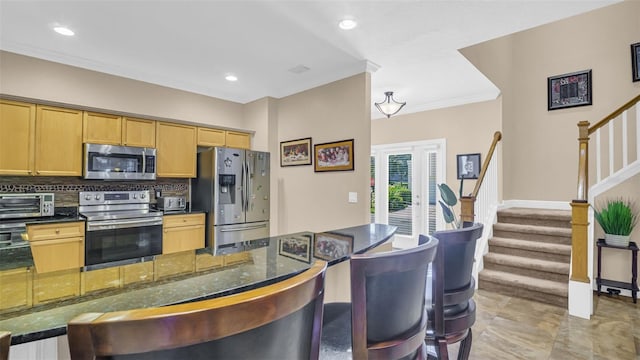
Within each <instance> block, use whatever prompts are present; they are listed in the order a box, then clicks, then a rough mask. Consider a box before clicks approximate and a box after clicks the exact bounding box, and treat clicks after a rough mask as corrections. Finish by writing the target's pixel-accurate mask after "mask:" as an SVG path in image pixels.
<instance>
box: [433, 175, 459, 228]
mask: <svg viewBox="0 0 640 360" xmlns="http://www.w3.org/2000/svg"><path fill="white" fill-rule="evenodd" d="M438 190H440V198H441V199H442V200H439V201H438V202H439V203H440V206H441V207H442V216H443V217H444V221H445V222H446V223H447V224H450V225H451V227H453V228H454V229H459V228H460V227H461V226H460V220H459V219H458V217H457V216H456V212H455V209H454V207H455V206H456V204H457V203H458V198H457V197H456V194H455V193H454V192H453V190H451V188H450V187H449V186H448V185H447V184H444V183H443V184H438Z"/></svg>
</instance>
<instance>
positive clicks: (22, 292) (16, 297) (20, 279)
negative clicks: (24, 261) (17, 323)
mask: <svg viewBox="0 0 640 360" xmlns="http://www.w3.org/2000/svg"><path fill="white" fill-rule="evenodd" d="M32 288H33V284H32V281H31V268H28V267H23V268H18V269H11V270H3V271H0V310H5V309H13V308H16V309H18V308H23V307H30V306H31V304H32Z"/></svg>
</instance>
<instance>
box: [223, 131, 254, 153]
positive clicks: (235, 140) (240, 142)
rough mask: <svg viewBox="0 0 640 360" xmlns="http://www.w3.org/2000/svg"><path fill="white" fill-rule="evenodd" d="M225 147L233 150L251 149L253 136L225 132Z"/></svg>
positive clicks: (236, 132)
mask: <svg viewBox="0 0 640 360" xmlns="http://www.w3.org/2000/svg"><path fill="white" fill-rule="evenodd" d="M225 146H226V147H231V148H240V149H251V134H247V133H242V132H238V131H225Z"/></svg>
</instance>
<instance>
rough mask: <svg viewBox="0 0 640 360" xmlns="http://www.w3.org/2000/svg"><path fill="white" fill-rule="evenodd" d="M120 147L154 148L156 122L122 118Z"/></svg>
mask: <svg viewBox="0 0 640 360" xmlns="http://www.w3.org/2000/svg"><path fill="white" fill-rule="evenodd" d="M122 145H127V146H139V147H150V148H154V147H156V122H155V121H154V120H143V119H134V118H130V117H126V116H125V117H123V118H122Z"/></svg>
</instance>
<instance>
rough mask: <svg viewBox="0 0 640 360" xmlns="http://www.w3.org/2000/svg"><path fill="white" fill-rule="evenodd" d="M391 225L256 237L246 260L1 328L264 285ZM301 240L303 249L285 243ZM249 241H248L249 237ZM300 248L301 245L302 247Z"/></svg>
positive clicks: (31, 337)
mask: <svg viewBox="0 0 640 360" xmlns="http://www.w3.org/2000/svg"><path fill="white" fill-rule="evenodd" d="M396 229H397V228H396V227H395V226H389V225H383V224H369V225H361V226H354V227H349V228H344V229H338V230H332V231H327V232H323V233H311V232H304V233H296V234H290V235H283V236H275V237H271V238H268V239H261V240H257V241H256V242H255V243H254V244H247V245H248V246H247V247H246V250H244V251H247V252H249V258H250V259H251V260H250V261H248V262H245V263H241V264H237V265H231V266H226V267H222V268H218V269H214V270H209V271H207V272H199V273H193V274H190V275H188V276H181V277H179V278H176V279H173V280H167V281H160V282H156V283H153V284H150V285H148V286H144V287H140V286H134V287H130V288H123V289H121V290H120V291H118V292H115V293H114V292H109V293H105V294H104V295H99V294H98V295H88V296H84V297H78V298H76V299H74V300H73V301H67V302H61V303H58V304H56V306H55V307H51V306H41V307H34V308H31V309H29V310H28V311H21V312H17V313H14V314H13V315H12V314H11V313H8V314H5V315H2V316H0V330H4V331H10V332H11V333H12V341H11V342H12V344H20V343H25V342H29V341H35V340H40V339H45V338H49V337H54V336H59V335H63V334H65V333H66V324H67V322H68V321H69V320H71V319H72V318H73V317H75V316H77V315H79V314H82V313H86V312H109V311H119V310H129V309H135V308H146V307H157V306H165V305H172V304H178V303H185V302H191V301H197V300H203V299H208V298H215V297H220V296H224V295H229V294H234V293H238V292H242V291H246V290H250V289H255V288H259V287H262V286H266V285H269V284H272V283H275V282H278V281H282V280H284V279H287V278H289V277H292V276H294V275H296V274H298V273H300V272H302V271H305V270H307V269H308V268H309V267H310V266H311V264H312V263H313V262H314V261H315V259H322V260H325V261H327V262H328V263H329V266H331V265H334V264H336V263H339V262H342V261H345V260H348V259H349V257H350V256H351V255H352V254H359V253H364V252H367V251H368V250H370V249H373V248H375V247H376V246H378V245H381V244H382V243H384V242H386V241H387V240H389V239H390V238H391V237H392V236H393V235H394V233H395V232H396ZM300 242H302V243H305V242H307V244H308V246H307V247H306V250H303V251H300V249H299V248H297V247H290V246H288V245H290V244H293V243H300ZM248 243H252V242H248ZM302 249H305V247H304V246H303V247H302Z"/></svg>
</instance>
